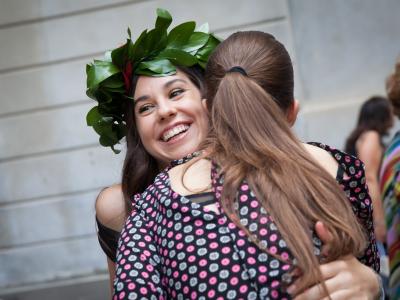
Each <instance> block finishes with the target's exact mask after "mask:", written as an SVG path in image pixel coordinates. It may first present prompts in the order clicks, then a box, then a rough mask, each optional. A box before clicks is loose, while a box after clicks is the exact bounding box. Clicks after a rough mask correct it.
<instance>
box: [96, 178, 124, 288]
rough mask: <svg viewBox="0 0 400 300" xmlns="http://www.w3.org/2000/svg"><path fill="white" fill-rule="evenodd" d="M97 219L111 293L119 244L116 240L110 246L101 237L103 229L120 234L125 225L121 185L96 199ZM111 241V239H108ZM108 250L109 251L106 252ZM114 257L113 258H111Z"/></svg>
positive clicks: (105, 190)
mask: <svg viewBox="0 0 400 300" xmlns="http://www.w3.org/2000/svg"><path fill="white" fill-rule="evenodd" d="M95 208H96V218H97V222H99V223H100V224H98V227H99V231H98V234H99V241H100V244H101V246H102V249H103V251H105V254H106V255H107V266H108V272H109V275H110V287H111V289H110V291H112V286H113V283H114V278H115V263H114V261H113V260H115V257H114V256H115V254H114V253H115V252H116V250H117V244H116V241H115V240H114V243H113V244H112V245H108V244H107V242H106V239H105V238H103V237H102V236H101V233H102V232H103V233H104V231H100V229H101V228H106V229H107V231H114V232H115V234H117V233H120V232H121V230H122V228H123V226H124V223H125V219H126V218H125V215H126V213H125V202H124V197H123V194H122V189H121V185H113V186H111V187H108V188H105V189H103V190H102V191H101V192H100V193H99V195H98V196H97V199H96V207H95ZM107 240H108V241H110V238H109V237H108V239H107ZM106 250H108V251H106ZM111 256H113V257H111Z"/></svg>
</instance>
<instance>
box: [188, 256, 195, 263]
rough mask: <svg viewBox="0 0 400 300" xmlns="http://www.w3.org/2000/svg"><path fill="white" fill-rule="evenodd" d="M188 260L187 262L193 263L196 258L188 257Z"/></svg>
mask: <svg viewBox="0 0 400 300" xmlns="http://www.w3.org/2000/svg"><path fill="white" fill-rule="evenodd" d="M188 260H189V262H194V261H195V260H196V256H194V255H190V256H189V258H188Z"/></svg>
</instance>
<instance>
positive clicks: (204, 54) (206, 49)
mask: <svg viewBox="0 0 400 300" xmlns="http://www.w3.org/2000/svg"><path fill="white" fill-rule="evenodd" d="M219 43H220V41H219V40H218V39H217V38H216V37H215V36H213V35H212V34H210V36H209V38H208V41H207V43H206V44H205V45H204V46H203V47H202V48H201V49H199V51H197V53H196V55H195V56H196V57H197V59H199V60H202V61H204V62H207V60H208V57H209V56H210V54H211V52H212V51H213V50H214V49H215V47H217V46H218V44H219Z"/></svg>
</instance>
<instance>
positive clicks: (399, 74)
mask: <svg viewBox="0 0 400 300" xmlns="http://www.w3.org/2000/svg"><path fill="white" fill-rule="evenodd" d="M386 92H387V95H388V98H389V100H390V102H391V103H392V105H393V112H394V114H395V115H396V116H397V117H398V118H400V59H399V60H398V61H397V63H396V66H395V70H394V72H393V73H392V74H391V75H390V76H389V77H388V78H387V80H386Z"/></svg>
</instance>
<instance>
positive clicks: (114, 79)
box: [100, 74, 125, 89]
mask: <svg viewBox="0 0 400 300" xmlns="http://www.w3.org/2000/svg"><path fill="white" fill-rule="evenodd" d="M118 75H119V74H117V75H114V76H111V77H109V78H107V79H106V80H104V81H103V82H102V83H101V84H100V85H101V86H102V87H105V88H107V89H108V88H110V89H116V88H124V87H125V84H124V80H123V79H122V78H121V77H120V76H118Z"/></svg>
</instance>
